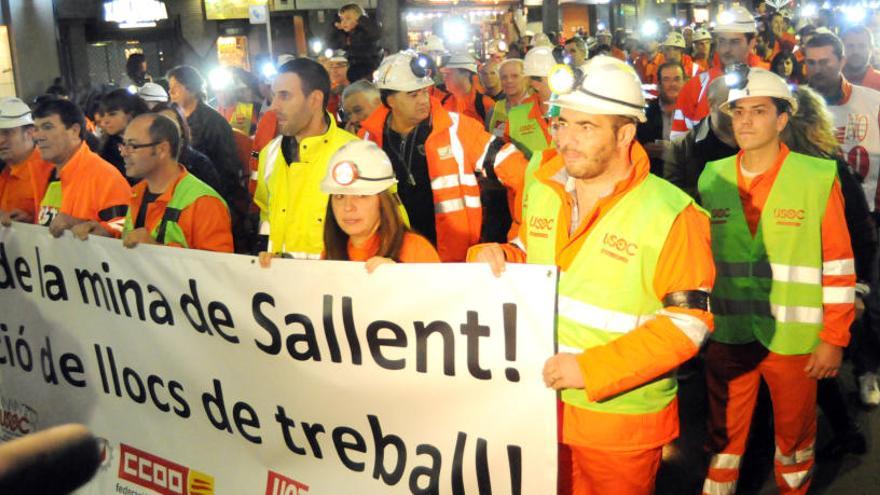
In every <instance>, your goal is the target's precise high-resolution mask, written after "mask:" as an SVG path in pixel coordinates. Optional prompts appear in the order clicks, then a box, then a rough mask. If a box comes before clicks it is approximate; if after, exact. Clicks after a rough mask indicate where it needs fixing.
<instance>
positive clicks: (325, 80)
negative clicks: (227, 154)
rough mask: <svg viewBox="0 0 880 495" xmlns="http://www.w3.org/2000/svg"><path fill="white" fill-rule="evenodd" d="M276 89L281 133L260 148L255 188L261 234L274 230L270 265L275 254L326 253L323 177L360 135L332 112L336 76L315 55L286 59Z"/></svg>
mask: <svg viewBox="0 0 880 495" xmlns="http://www.w3.org/2000/svg"><path fill="white" fill-rule="evenodd" d="M272 91H273V93H274V94H275V96H274V97H273V98H272V111H274V112H275V114H276V116H277V118H278V131H279V132H280V134H281V135H280V136H278V137H276V138H275V139H273V140H272V141H270V142H269V144H268V145H266V146H265V147H264V148H263V149H262V151H260V158H259V165H258V167H257V185H256V190H255V192H254V203H255V204H256V205H257V206H258V207H259V208H260V234H261V235H264V236H268V245H267V247H266V248H265V249H263V250H262V251H261V252H260V260H261V262H262V263H263V265H264V266H265V265H267V264H268V262H269V259H270V258H271V257H272V256H273V255H277V256H280V255H286V256H290V257H294V258H300V259H318V258H320V257H321V252H322V251H323V249H324V240H323V239H324V217H325V216H326V212H327V200H328V196H327V194H325V193H322V192H321V189H320V183H321V180H322V179H323V178H324V175H325V174H326V172H327V161H328V160H329V159H330V157H331V156H332V155H333V153H335V152H336V150H337V149H339V148H340V147H341V146H342V145H343V144H345V143H347V142H349V141H352V140H354V139H357V137H356V136H355V135H353V134H351V133H349V132H346V131H344V130H342V129H340V128H338V127H337V126H336V121H335V119H333V118H332V117H331V116H330V114H329V113H327V101H328V98H329V96H330V76H329V75H328V74H327V71H326V70H324V67H322V66H321V64H319V63H317V62H315V61H314V60H309V59H307V58H298V59H295V60H291V61H290V62H287V63H285V64H284V65H282V66H281V67H280V68H279V69H278V75H277V76H275V80H274V81H273V82H272Z"/></svg>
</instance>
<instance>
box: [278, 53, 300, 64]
mask: <svg viewBox="0 0 880 495" xmlns="http://www.w3.org/2000/svg"><path fill="white" fill-rule="evenodd" d="M291 60H296V56H295V55H291V54H289V53H282V54H281V55H278V67H281V66H282V65H284V64H286V63H287V62H290V61H291Z"/></svg>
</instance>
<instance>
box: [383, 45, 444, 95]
mask: <svg viewBox="0 0 880 495" xmlns="http://www.w3.org/2000/svg"><path fill="white" fill-rule="evenodd" d="M427 68H428V60H427V59H426V58H425V57H424V56H423V55H417V54H416V53H414V52H411V51H402V52H399V53H395V54H392V55H389V56H387V57H385V58H384V59H383V60H382V64H381V65H379V68H378V69H376V72H374V73H373V82H375V83H376V87H377V88H379V89H390V90H393V91H416V90H419V89H422V88H427V87H429V86H433V85H434V80H433V79H431V78H430V77H429V75H428V72H427Z"/></svg>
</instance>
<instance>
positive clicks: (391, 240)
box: [324, 189, 409, 262]
mask: <svg viewBox="0 0 880 495" xmlns="http://www.w3.org/2000/svg"><path fill="white" fill-rule="evenodd" d="M331 196H332V195H331ZM332 201H333V199H332V197H331V198H330V199H329V200H328V201H327V216H326V218H327V220H326V221H325V222H324V253H325V258H326V259H328V260H338V261H348V259H349V258H348V234H346V233H345V231H343V230H342V227H340V226H339V223H338V222H337V221H336V216H335V215H334V214H333V205H332ZM400 208H401V205H400V198H399V197H398V196H397V193H396V192H392V191H391V190H390V189H388V190H385V191H382V192H381V193H379V229H378V230H377V231H376V233H377V234H378V235H379V251H377V252H376V256H381V257H383V258H390V259H392V260H394V261H398V262H399V261H400V248H401V246H403V236H404V234H406V232H407V231H408V230H409V229H407V227H406V224H405V223H404V221H403V216H402V214H401V212H400Z"/></svg>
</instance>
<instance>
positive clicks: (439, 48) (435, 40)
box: [419, 34, 446, 53]
mask: <svg viewBox="0 0 880 495" xmlns="http://www.w3.org/2000/svg"><path fill="white" fill-rule="evenodd" d="M445 51H446V47H445V46H444V45H443V38H441V37H439V36H437V35H436V34H429V35H428V36H427V37H426V38H425V41H424V42H423V43H422V44H421V45H420V46H419V53H429V52H445Z"/></svg>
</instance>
